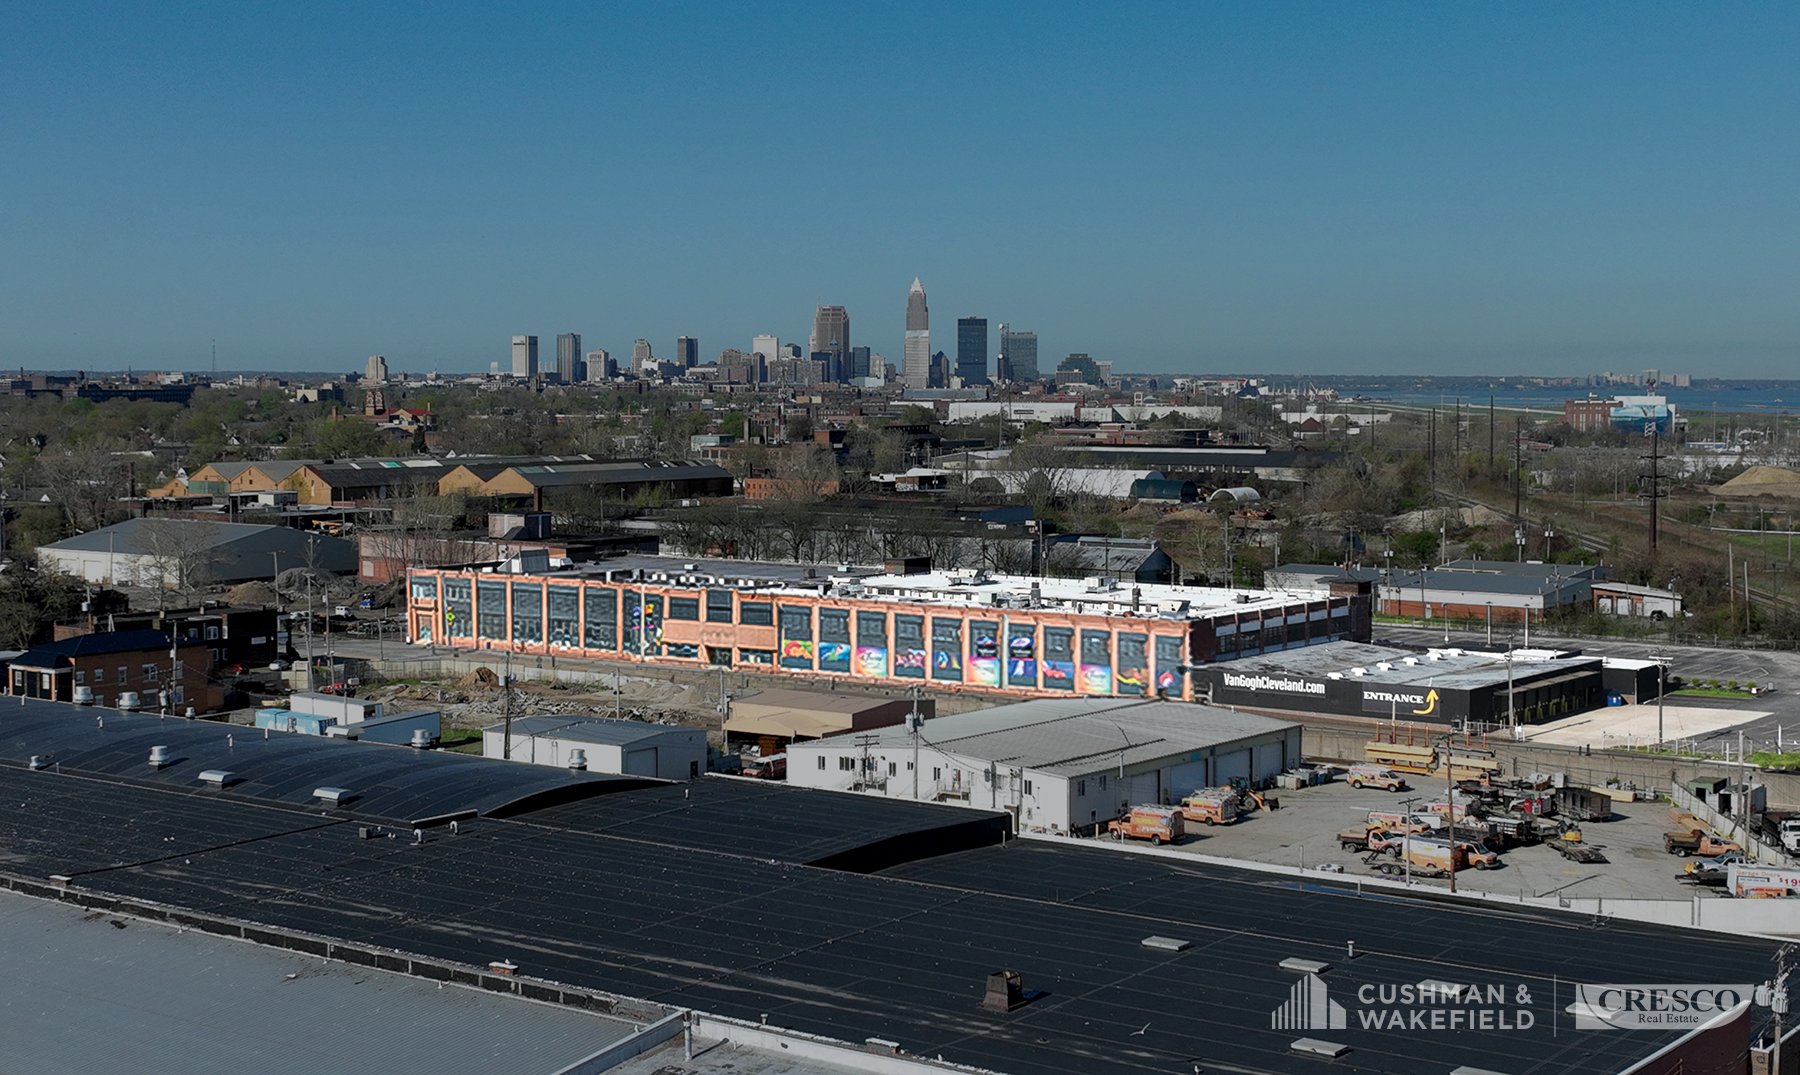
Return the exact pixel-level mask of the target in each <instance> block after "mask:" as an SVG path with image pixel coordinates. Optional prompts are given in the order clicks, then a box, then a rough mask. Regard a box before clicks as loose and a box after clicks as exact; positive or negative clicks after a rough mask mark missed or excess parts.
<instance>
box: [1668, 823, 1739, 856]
mask: <svg viewBox="0 0 1800 1075" xmlns="http://www.w3.org/2000/svg"><path fill="white" fill-rule="evenodd" d="M1663 850H1664V851H1667V852H1668V853H1669V854H1671V855H1680V856H1681V857H1682V858H1687V857H1688V856H1690V855H1699V856H1701V857H1703V858H1712V857H1713V856H1715V855H1723V854H1724V853H1726V852H1727V851H1742V850H1743V848H1741V847H1739V846H1738V845H1737V844H1735V843H1733V842H1732V841H1730V840H1722V839H1720V838H1719V837H1717V836H1714V835H1713V834H1712V833H1710V832H1707V831H1706V830H1705V829H1693V830H1690V831H1688V832H1665V833H1663Z"/></svg>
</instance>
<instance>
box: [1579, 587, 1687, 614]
mask: <svg viewBox="0 0 1800 1075" xmlns="http://www.w3.org/2000/svg"><path fill="white" fill-rule="evenodd" d="M1593 590H1594V611H1595V612H1598V613H1600V614H1601V615H1602V616H1648V617H1650V618H1651V619H1653V620H1666V619H1668V618H1669V617H1670V616H1679V615H1681V595H1680V594H1678V593H1676V592H1675V591H1673V590H1659V589H1657V588H1656V587H1654V586H1633V585H1632V584H1631V583H1629V582H1596V583H1594V586H1593Z"/></svg>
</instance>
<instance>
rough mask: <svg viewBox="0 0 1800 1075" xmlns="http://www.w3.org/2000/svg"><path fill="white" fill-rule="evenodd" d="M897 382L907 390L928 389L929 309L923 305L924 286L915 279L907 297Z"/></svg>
mask: <svg viewBox="0 0 1800 1075" xmlns="http://www.w3.org/2000/svg"><path fill="white" fill-rule="evenodd" d="M900 379H901V380H902V381H904V382H906V387H908V388H929V387H931V308H930V307H928V306H926V305H925V285H924V284H921V283H919V278H918V277H916V276H915V277H913V286H912V291H910V292H908V293H907V296H906V354H905V357H904V358H902V360H901V366H900Z"/></svg>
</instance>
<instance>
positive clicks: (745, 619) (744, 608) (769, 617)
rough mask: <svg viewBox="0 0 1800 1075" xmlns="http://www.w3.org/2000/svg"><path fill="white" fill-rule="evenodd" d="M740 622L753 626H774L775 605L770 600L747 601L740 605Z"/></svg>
mask: <svg viewBox="0 0 1800 1075" xmlns="http://www.w3.org/2000/svg"><path fill="white" fill-rule="evenodd" d="M738 622H739V623H742V624H748V625H749V626H751V627H773V626H774V625H775V606H774V605H773V604H772V603H770V602H768V601H745V602H744V603H743V604H741V605H739V606H738Z"/></svg>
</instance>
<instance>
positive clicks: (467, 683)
mask: <svg viewBox="0 0 1800 1075" xmlns="http://www.w3.org/2000/svg"><path fill="white" fill-rule="evenodd" d="M618 687H619V689H618V691H617V692H616V693H615V691H614V690H613V686H612V684H611V683H609V682H603V683H569V682H566V681H565V682H531V681H523V682H520V683H518V684H517V685H515V686H514V687H513V690H512V713H513V716H515V717H536V716H569V717H603V718H609V719H610V718H612V717H615V716H616V717H620V718H623V719H625V720H641V721H648V722H650V723H653V724H686V725H691V726H698V727H703V728H706V729H708V730H709V731H710V732H712V733H714V736H715V737H716V735H717V732H718V729H719V711H718V697H717V692H716V691H713V692H708V691H706V690H705V689H704V688H701V687H698V686H684V685H681V684H676V683H671V682H669V681H668V680H666V679H645V678H640V677H635V676H630V675H624V676H620V677H619V682H618ZM367 696H368V697H370V698H372V699H374V700H376V701H378V702H381V703H382V704H383V706H385V707H386V708H387V709H389V710H396V711H397V710H401V709H438V710H441V711H442V712H443V714H444V737H445V738H446V739H452V738H454V737H455V736H454V735H453V730H454V731H460V732H475V731H479V730H480V729H482V728H485V727H488V726H490V725H492V724H495V723H497V722H498V721H499V720H500V719H501V718H502V716H504V714H505V711H506V704H507V703H506V696H505V692H504V691H502V690H501V689H500V686H499V683H498V681H497V680H493V681H490V679H489V678H488V677H483V676H480V675H477V674H471V675H467V676H464V677H462V678H461V679H457V680H435V681H426V682H421V683H405V684H392V685H388V686H383V687H377V688H375V689H373V690H371V691H369V692H368V693H367Z"/></svg>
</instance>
